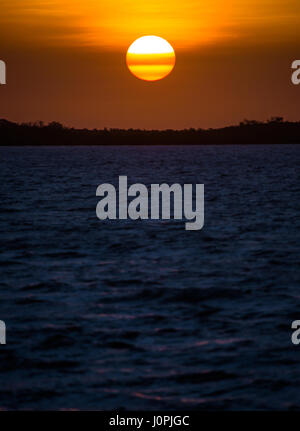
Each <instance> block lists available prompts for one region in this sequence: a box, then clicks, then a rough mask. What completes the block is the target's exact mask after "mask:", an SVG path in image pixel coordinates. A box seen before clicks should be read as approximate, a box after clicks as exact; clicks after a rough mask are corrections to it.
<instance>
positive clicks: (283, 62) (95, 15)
mask: <svg viewBox="0 0 300 431" xmlns="http://www.w3.org/2000/svg"><path fill="white" fill-rule="evenodd" d="M0 2H1V15H0V59H3V60H5V61H6V63H7V85H6V86H1V87H0V117H6V118H8V119H12V120H16V121H22V120H24V121H29V120H38V119H41V120H44V121H51V120H58V121H61V122H63V123H65V124H68V125H74V126H80V127H81V126H83V127H104V126H106V127H145V128H152V127H153V128H168V127H171V128H182V127H216V126H222V125H225V124H230V123H232V122H238V121H240V120H241V119H243V118H244V117H248V118H257V119H265V118H266V117H267V116H269V115H284V116H285V117H288V118H290V119H299V118H297V115H298V114H297V101H298V100H299V88H297V87H294V86H291V84H290V64H291V62H292V60H294V59H296V58H299V57H300V2H299V1H298V0H243V1H242V0H239V1H238V0H227V1H226V0H214V1H206V2H204V1H194V0H185V1H182V0H163V1H162V0H147V1H143V0H138V1H137V0H40V1H38V0H0ZM147 34H155V35H157V36H161V37H164V38H166V39H167V40H168V41H169V42H170V43H171V44H172V46H173V47H174V49H175V51H176V57H177V63H176V66H175V69H174V71H173V72H172V73H171V74H170V76H169V77H167V78H166V79H164V80H162V81H160V82H157V83H150V84H149V83H145V82H139V80H137V79H136V78H134V77H133V76H132V75H131V74H130V73H129V72H128V70H127V69H126V64H125V54H126V50H127V48H128V46H129V45H130V44H131V43H132V42H133V41H134V40H135V39H136V38H138V37H140V36H143V35H147Z"/></svg>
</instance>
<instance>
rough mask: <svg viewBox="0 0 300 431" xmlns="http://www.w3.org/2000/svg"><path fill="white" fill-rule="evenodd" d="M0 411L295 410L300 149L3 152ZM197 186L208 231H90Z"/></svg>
mask: <svg viewBox="0 0 300 431" xmlns="http://www.w3.org/2000/svg"><path fill="white" fill-rule="evenodd" d="M0 159H1V162H0V184H1V185H0V192H1V215H0V229H1V234H0V241H1V258H0V271H1V278H0V283H1V287H0V320H4V321H5V322H6V325H7V345H1V346H0V407H1V408H3V409H69V408H74V409H104V410H106V409H117V408H125V409H225V410H227V409H290V408H300V391H299V387H300V345H299V346H296V345H293V344H292V342H291V334H292V330H291V322H292V321H293V320H296V319H300V307H299V303H300V285H299V267H297V263H298V261H299V228H300V223H299V189H300V186H299V179H298V177H297V168H298V167H299V165H300V146H294V145H286V146H280V145H277V146H272V145H270V146H267V145H266V146H264V145H261V146H257V145H253V146H224V147H223V146H218V147H217V146H216V147H215V146H213V147H201V146H199V147H186V148H182V147H172V146H169V147H148V148H147V147H141V148H137V147H109V148H103V147H86V148H84V147H74V148H70V147H69V148H67V147H52V148H51V147H40V148H29V147H27V148H7V147H1V148H0ZM119 175H128V179H129V184H132V183H133V182H142V183H144V184H146V185H149V184H150V183H162V182H167V183H169V184H173V183H175V182H180V183H182V184H183V183H204V184H205V205H206V208H205V226H204V228H203V230H201V231H195V232H192V231H190V232H188V231H186V230H185V229H184V222H181V221H179V222H178V221H173V220H170V221H150V220H149V221H136V222H135V221H115V222H111V221H106V222H101V221H99V220H98V219H97V218H96V214H95V208H96V204H97V202H98V201H99V198H97V197H96V196H95V192H96V188H97V186H98V185H99V184H100V183H103V182H111V183H115V184H116V183H117V180H118V176H119Z"/></svg>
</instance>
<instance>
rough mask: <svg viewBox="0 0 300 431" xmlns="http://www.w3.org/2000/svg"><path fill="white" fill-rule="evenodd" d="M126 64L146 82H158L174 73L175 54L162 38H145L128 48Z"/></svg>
mask: <svg viewBox="0 0 300 431" xmlns="http://www.w3.org/2000/svg"><path fill="white" fill-rule="evenodd" d="M126 63H127V66H128V69H129V70H130V72H131V73H132V74H133V75H134V76H136V77H137V78H139V79H143V80H145V81H158V80H159V79H163V78H165V77H166V76H167V75H169V73H171V72H172V70H173V68H174V66H175V52H174V49H173V48H172V46H171V45H170V44H169V42H167V41H166V40H165V39H163V38H162V37H158V36H143V37H140V38H139V39H137V40H136V41H134V42H133V43H132V44H131V45H130V47H129V48H128V51H127V55H126Z"/></svg>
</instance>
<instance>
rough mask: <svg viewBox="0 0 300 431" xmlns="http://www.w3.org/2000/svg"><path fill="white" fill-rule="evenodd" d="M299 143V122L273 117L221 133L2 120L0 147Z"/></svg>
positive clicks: (216, 131)
mask: <svg viewBox="0 0 300 431" xmlns="http://www.w3.org/2000/svg"><path fill="white" fill-rule="evenodd" d="M276 143H283V144H287V143H300V121H298V122H288V121H284V119H283V118H282V117H272V118H271V119H270V120H268V121H266V122H260V121H255V120H244V121H242V122H241V123H240V124H239V125H235V126H229V127H223V128H220V129H184V130H172V129H168V130H136V129H126V130H123V129H106V128H105V129H102V130H98V129H94V130H89V129H74V128H68V127H65V126H63V125H62V124H60V123H57V122H52V123H49V124H44V123H43V122H41V121H39V122H36V123H21V124H17V123H13V122H10V121H7V120H4V119H2V120H1V119H0V145H174V144H175V145H176V144H178V145H183V144H185V145H187V144H188V145H222V144H276Z"/></svg>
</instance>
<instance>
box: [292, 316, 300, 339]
mask: <svg viewBox="0 0 300 431" xmlns="http://www.w3.org/2000/svg"><path fill="white" fill-rule="evenodd" d="M292 329H296V331H294V332H293V333H292V343H293V344H295V345H298V344H300V320H294V321H293V322H292Z"/></svg>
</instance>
